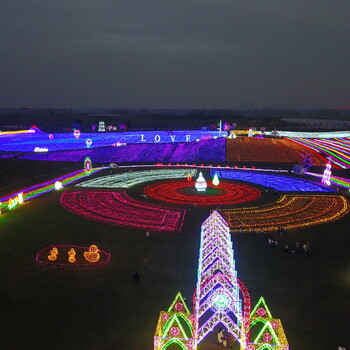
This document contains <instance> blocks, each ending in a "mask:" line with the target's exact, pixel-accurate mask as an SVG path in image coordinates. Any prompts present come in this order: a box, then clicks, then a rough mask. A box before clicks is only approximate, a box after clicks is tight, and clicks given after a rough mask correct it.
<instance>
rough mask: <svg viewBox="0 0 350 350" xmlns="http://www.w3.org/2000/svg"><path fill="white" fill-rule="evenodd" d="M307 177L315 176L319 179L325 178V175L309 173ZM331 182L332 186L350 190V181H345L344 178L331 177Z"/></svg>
mask: <svg viewBox="0 0 350 350" xmlns="http://www.w3.org/2000/svg"><path fill="white" fill-rule="evenodd" d="M307 175H311V176H315V177H318V178H322V177H323V174H317V173H307ZM329 181H330V183H331V184H332V185H335V186H340V187H344V188H347V189H350V179H345V178H344V177H338V176H330V178H329Z"/></svg>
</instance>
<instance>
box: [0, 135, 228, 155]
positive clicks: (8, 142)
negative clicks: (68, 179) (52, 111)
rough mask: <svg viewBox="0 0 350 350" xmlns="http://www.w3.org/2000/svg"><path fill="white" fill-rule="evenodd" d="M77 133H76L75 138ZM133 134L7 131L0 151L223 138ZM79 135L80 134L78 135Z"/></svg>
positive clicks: (30, 150)
mask: <svg viewBox="0 0 350 350" xmlns="http://www.w3.org/2000/svg"><path fill="white" fill-rule="evenodd" d="M78 131H79V130H75V131H74V133H75V135H78ZM171 133H172V134H169V131H135V132H123V133H115V132H104V133H103V134H101V133H84V137H85V139H83V138H79V137H78V138H77V139H76V138H75V137H76V136H75V137H72V134H71V133H55V137H54V138H52V139H51V140H50V139H49V137H48V135H47V134H45V133H38V132H35V131H34V130H23V131H21V132H6V133H2V134H1V135H0V137H1V143H0V151H5V152H33V149H34V147H45V148H49V149H50V151H63V150H77V149H85V148H86V146H87V145H86V139H93V141H94V142H93V144H91V145H90V148H95V147H106V146H111V145H112V144H115V143H117V142H119V143H127V144H130V143H133V144H136V143H147V144H149V143H156V144H158V143H179V142H194V141H195V140H197V139H203V138H206V137H208V136H210V137H211V138H213V137H214V136H215V137H223V136H224V134H226V133H223V134H220V132H218V131H215V130H176V131H172V132H171ZM79 136H80V133H79Z"/></svg>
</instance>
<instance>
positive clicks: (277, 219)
mask: <svg viewBox="0 0 350 350" xmlns="http://www.w3.org/2000/svg"><path fill="white" fill-rule="evenodd" d="M348 211H349V202H348V200H347V199H346V198H345V197H343V196H337V195H322V196H317V195H283V196H281V197H280V198H279V199H278V200H277V201H275V202H273V203H268V204H265V205H261V206H259V207H249V208H237V209H221V210H220V213H222V215H224V216H225V218H226V220H227V221H228V222H229V224H230V228H231V231H232V232H240V230H242V231H244V232H252V231H256V232H259V231H261V230H263V231H265V232H268V231H277V230H278V229H279V228H280V227H285V228H286V229H296V228H298V227H304V226H311V225H317V224H324V223H328V222H333V221H336V220H338V219H340V218H341V217H343V216H344V215H345V214H347V213H348Z"/></svg>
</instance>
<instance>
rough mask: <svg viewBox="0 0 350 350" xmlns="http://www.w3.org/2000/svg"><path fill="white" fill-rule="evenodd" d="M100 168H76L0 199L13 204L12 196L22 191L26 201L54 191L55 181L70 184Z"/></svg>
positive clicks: (23, 198)
mask: <svg viewBox="0 0 350 350" xmlns="http://www.w3.org/2000/svg"><path fill="white" fill-rule="evenodd" d="M101 170H103V168H95V169H93V170H92V171H91V172H90V173H86V171H85V170H77V171H74V172H72V173H69V174H66V175H63V176H60V177H57V178H55V179H52V180H50V181H47V182H43V183H41V184H37V185H34V186H30V187H26V188H23V189H21V190H20V191H16V192H13V193H11V194H9V195H6V196H4V197H2V198H0V201H1V202H3V203H5V202H8V204H10V201H11V203H12V205H13V204H14V203H13V201H14V199H13V198H16V197H17V196H18V195H20V194H21V193H23V195H22V200H23V201H28V200H30V199H32V198H35V197H37V196H41V195H43V194H45V193H47V192H50V191H54V190H55V189H56V188H55V184H56V182H57V181H60V182H61V183H62V184H63V185H65V186H67V185H69V184H72V183H74V182H76V181H78V180H81V179H83V178H85V177H87V176H89V175H90V174H93V173H97V172H99V171H101Z"/></svg>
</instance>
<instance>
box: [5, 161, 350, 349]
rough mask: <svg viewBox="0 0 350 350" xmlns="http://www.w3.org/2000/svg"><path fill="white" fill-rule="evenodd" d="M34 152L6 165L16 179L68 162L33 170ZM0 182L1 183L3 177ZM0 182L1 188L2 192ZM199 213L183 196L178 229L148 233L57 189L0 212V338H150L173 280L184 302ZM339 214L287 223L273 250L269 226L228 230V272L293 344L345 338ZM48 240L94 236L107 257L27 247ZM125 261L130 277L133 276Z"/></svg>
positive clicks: (328, 344) (20, 345)
mask: <svg viewBox="0 0 350 350" xmlns="http://www.w3.org/2000/svg"><path fill="white" fill-rule="evenodd" d="M35 164H36V167H33V170H27V171H26V172H25V173H23V169H24V168H23V167H24V166H23V167H22V169H18V168H17V169H16V167H15V166H14V165H13V168H12V170H11V171H13V172H15V174H16V178H17V179H18V180H17V182H16V185H18V186H20V184H21V179H22V180H23V183H26V184H27V183H29V185H33V184H36V183H38V182H40V181H37V180H38V178H41V177H45V176H49V177H46V178H45V179H42V181H44V180H48V179H50V178H52V177H55V176H59V175H62V174H64V173H67V172H68V171H73V170H75V169H77V168H79V167H80V164H79V165H77V166H76V168H75V169H70V170H68V169H66V168H62V165H61V166H60V165H59V164H57V163H56V165H49V164H47V165H46V170H47V168H50V169H51V170H50V171H47V174H45V171H44V170H43V168H42V166H44V168H45V165H40V164H39V163H35ZM2 165H3V163H0V168H1V169H2V172H3V169H4V167H3V166H2ZM51 167H52V168H51ZM8 169H9V167H8V168H7V170H6V173H7V175H6V176H7V178H11V175H10V171H9V170H8ZM34 169H36V170H34ZM21 171H22V173H23V176H22V177H19V176H18V173H21ZM6 183H8V185H7V186H10V187H11V185H10V183H11V181H9V182H6ZM24 186H25V185H23V186H22V187H24ZM22 187H19V188H22ZM19 188H18V187H16V188H15V189H14V190H16V189H19ZM6 189H7V187H6ZM3 190H4V188H3V187H1V195H4V194H6V193H8V191H5V192H4V191H3ZM208 215H209V210H208V209H205V208H192V210H191V212H190V215H188V216H187V217H186V219H185V224H184V227H183V232H181V233H180V234H173V233H166V232H162V233H159V232H151V234H150V237H149V238H146V237H145V232H143V231H142V230H134V229H126V228H120V227H114V226H108V225H104V224H100V223H96V222H93V221H88V220H85V219H83V218H81V217H78V216H75V215H73V214H71V213H69V212H67V211H66V210H64V209H63V208H62V207H61V206H60V204H59V193H57V192H52V193H49V194H47V195H44V196H42V197H39V198H37V199H33V200H31V201H29V202H26V203H25V204H24V205H23V206H22V207H20V208H17V209H15V210H13V211H12V212H8V213H5V214H3V215H0V247H1V248H2V252H1V254H0V271H1V280H2V283H1V285H0V305H1V307H0V310H1V312H0V320H1V336H0V349H6V350H7V349H9V350H19V349H28V350H31V349H36V350H46V349H52V350H56V349H63V348H65V349H76V350H82V349H84V350H95V349H104V350H112V349H115V350H119V349H128V350H151V349H152V348H153V345H152V344H153V335H154V331H155V327H156V323H157V319H158V316H159V312H160V311H161V310H166V309H167V308H168V307H169V305H170V304H171V302H172V301H173V299H174V297H175V295H176V293H177V292H178V291H181V293H182V294H183V295H184V296H185V297H186V298H187V302H188V306H189V307H191V305H190V300H191V298H192V293H193V291H194V288H195V284H196V274H197V264H198V251H199V237H200V225H201V223H202V221H203V220H204V219H205V218H206V217H207V216H208ZM349 224H350V216H349V215H347V216H345V217H344V218H343V219H341V220H340V221H338V222H335V223H333V224H328V225H320V226H313V227H310V228H305V229H300V230H296V231H291V232H287V233H285V234H284V235H283V237H282V238H281V239H279V243H280V244H279V248H278V249H276V250H273V249H271V248H270V247H269V246H268V244H267V239H268V238H269V237H273V238H274V236H273V235H265V236H263V237H262V236H257V235H254V236H253V235H249V236H245V235H244V236H233V241H234V250H235V259H236V267H237V270H238V277H239V279H241V280H242V281H243V282H244V283H245V285H246V286H247V287H248V289H249V291H250V295H251V298H252V302H253V304H255V303H256V302H257V301H258V298H259V297H260V296H261V295H263V296H264V297H265V299H266V302H267V304H268V306H269V308H270V311H271V312H272V315H273V316H274V317H276V318H280V319H281V320H282V324H283V327H284V330H285V333H286V335H287V339H288V341H289V343H290V346H291V349H293V350H305V349H308V350H312V349H315V350H318V349H322V350H323V349H324V350H326V349H327V350H328V349H330V350H332V349H334V350H336V349H337V346H338V345H340V344H343V345H344V346H346V347H349V346H350V341H349V340H350V336H349V330H348V329H349V325H350V323H349V313H350V293H349V292H350V260H349V242H350V238H349ZM306 240H309V241H310V242H311V243H312V246H313V251H312V253H311V254H310V255H304V254H301V253H295V254H294V255H292V254H291V253H288V254H284V250H283V248H282V246H283V245H284V244H285V242H287V243H289V245H290V246H291V245H294V244H295V242H296V241H299V242H302V243H303V242H304V241H306ZM51 244H57V245H59V244H72V245H74V244H76V245H81V246H89V245H90V244H97V245H98V246H99V247H100V248H101V249H103V250H106V251H107V252H109V253H111V254H112V257H111V262H110V264H109V265H107V266H105V267H103V268H100V269H95V270H77V269H48V268H44V267H42V266H40V265H38V264H36V262H35V255H36V253H37V252H38V251H39V250H40V249H42V248H44V247H46V246H49V245H51ZM136 270H138V271H139V273H140V275H141V279H140V283H139V285H135V283H134V279H133V276H134V273H135V271H136ZM200 349H201V350H212V349H215V350H216V349H217V345H216V337H215V336H214V335H212V336H211V337H208V338H207V339H206V343H203V344H201V346H200Z"/></svg>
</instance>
